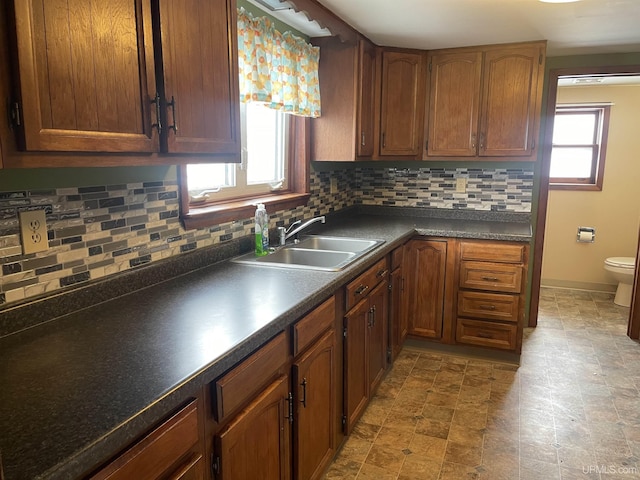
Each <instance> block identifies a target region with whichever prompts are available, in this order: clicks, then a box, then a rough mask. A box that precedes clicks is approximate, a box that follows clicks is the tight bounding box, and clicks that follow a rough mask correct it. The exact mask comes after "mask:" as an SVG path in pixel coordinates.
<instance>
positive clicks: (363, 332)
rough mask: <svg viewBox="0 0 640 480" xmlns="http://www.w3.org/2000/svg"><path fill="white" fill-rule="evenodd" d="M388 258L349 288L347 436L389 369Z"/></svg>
mask: <svg viewBox="0 0 640 480" xmlns="http://www.w3.org/2000/svg"><path fill="white" fill-rule="evenodd" d="M388 273H389V270H388V268H387V261H386V259H383V260H381V261H380V262H378V263H376V264H375V265H374V266H373V267H371V268H370V269H368V270H367V271H365V272H364V273H363V274H361V275H360V276H359V277H358V278H356V279H355V280H353V281H352V282H350V283H349V284H348V285H347V287H346V292H347V309H348V311H347V313H346V315H345V317H344V339H345V340H344V341H345V343H344V410H345V417H346V418H345V433H346V434H348V433H349V432H351V430H352V428H353V426H354V425H355V423H356V422H357V420H358V419H359V418H360V416H361V415H362V413H363V412H364V409H365V408H366V406H367V404H368V402H369V399H370V398H371V395H372V394H373V392H374V391H375V390H376V388H377V387H378V385H379V384H380V381H381V380H382V376H383V375H384V371H385V370H386V368H387V335H388V334H387V324H388V302H389V297H388V293H389V284H388Z"/></svg>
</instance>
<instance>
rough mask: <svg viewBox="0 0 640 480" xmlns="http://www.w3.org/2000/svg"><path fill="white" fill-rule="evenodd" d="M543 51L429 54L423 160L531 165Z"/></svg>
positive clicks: (516, 48) (536, 47)
mask: <svg viewBox="0 0 640 480" xmlns="http://www.w3.org/2000/svg"><path fill="white" fill-rule="evenodd" d="M545 48H546V43H545V42H535V43H526V44H515V45H496V46H490V47H482V48H462V49H451V50H438V51H433V52H430V53H429V55H428V60H427V61H428V64H429V70H430V72H429V89H430V95H429V108H428V115H427V116H428V120H427V129H426V131H427V139H428V142H427V143H426V145H425V146H426V151H425V156H426V157H478V158H479V159H480V157H490V158H491V159H494V160H495V159H504V160H527V161H528V160H535V158H536V142H537V137H538V131H539V123H540V103H541V98H542V81H543V72H544V59H545ZM511 157H514V158H511Z"/></svg>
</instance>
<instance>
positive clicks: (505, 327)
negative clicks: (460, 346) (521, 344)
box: [456, 318, 518, 350]
mask: <svg viewBox="0 0 640 480" xmlns="http://www.w3.org/2000/svg"><path fill="white" fill-rule="evenodd" d="M517 333H518V327H517V325H513V324H504V323H493V322H483V321H477V320H468V319H462V318H459V319H458V323H457V327H456V341H457V342H458V343H467V344H470V345H480V346H483V347H493V348H500V349H502V350H515V348H516V336H517Z"/></svg>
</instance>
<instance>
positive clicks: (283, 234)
mask: <svg viewBox="0 0 640 480" xmlns="http://www.w3.org/2000/svg"><path fill="white" fill-rule="evenodd" d="M316 222H320V223H325V222H326V218H325V216H324V215H322V216H320V217H313V218H311V219H309V220H307V221H306V222H304V223H302V224H300V225H298V226H297V227H296V228H294V229H293V230H291V227H293V226H294V225H296V224H298V223H300V221H299V220H298V221H297V222H294V223H292V224H291V226H290V227H289V230H285V229H284V227H279V228H278V231H279V232H280V245H284V244H285V242H286V241H287V240H288V239H289V238H291V237H293V236H294V235H296V238H297V235H298V233H300V232H301V231H302V230H304V229H305V228H307V227H309V225H313V224H314V223H316Z"/></svg>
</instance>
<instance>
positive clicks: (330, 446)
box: [293, 330, 337, 480]
mask: <svg viewBox="0 0 640 480" xmlns="http://www.w3.org/2000/svg"><path fill="white" fill-rule="evenodd" d="M335 357H336V342H335V330H329V331H328V332H327V333H326V334H325V335H324V336H323V337H322V338H321V339H320V340H318V341H317V342H316V343H315V345H314V346H313V347H312V348H311V349H310V350H308V351H307V353H305V354H304V355H303V356H302V357H301V358H300V359H299V360H298V361H296V362H295V363H294V364H293V382H294V392H297V393H295V395H296V397H295V400H297V401H296V403H295V405H296V412H295V421H294V423H293V426H294V430H293V448H294V450H293V451H294V461H293V468H294V478H296V479H298V480H311V479H317V478H320V476H321V475H322V473H324V470H325V467H326V466H327V465H328V464H329V462H330V461H331V460H332V459H333V454H334V453H335V448H336V446H335V431H334V426H335V424H336V422H335V415H336V412H335V408H334V406H335V396H336V387H337V385H336V378H335V362H336V358H335Z"/></svg>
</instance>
